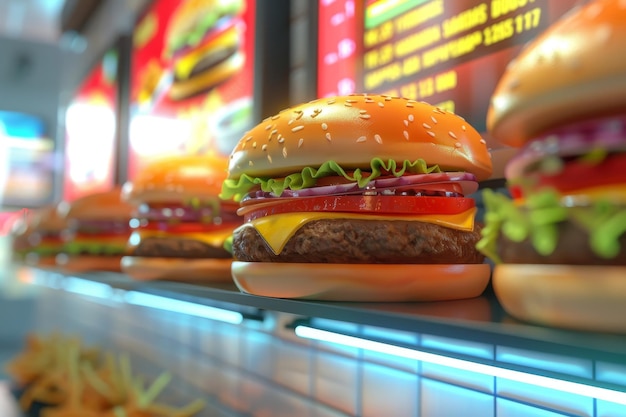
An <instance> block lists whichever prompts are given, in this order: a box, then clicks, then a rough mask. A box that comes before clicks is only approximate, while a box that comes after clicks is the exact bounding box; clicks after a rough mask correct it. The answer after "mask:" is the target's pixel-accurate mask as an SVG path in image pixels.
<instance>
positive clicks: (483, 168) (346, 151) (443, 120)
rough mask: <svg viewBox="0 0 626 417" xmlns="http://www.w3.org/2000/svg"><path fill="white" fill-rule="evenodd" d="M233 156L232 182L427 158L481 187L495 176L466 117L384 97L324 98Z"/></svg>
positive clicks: (262, 127) (263, 127)
mask: <svg viewBox="0 0 626 417" xmlns="http://www.w3.org/2000/svg"><path fill="white" fill-rule="evenodd" d="M230 158H231V159H230V163H229V168H228V169H229V175H228V178H231V179H237V178H239V177H240V176H241V175H242V174H247V175H250V176H253V177H257V176H258V177H280V176H282V175H287V174H290V173H293V172H296V171H299V170H301V169H302V168H304V167H317V166H320V165H321V164H323V163H324V162H326V161H328V160H333V161H335V162H337V163H338V164H339V165H340V166H342V167H343V168H346V169H355V168H364V169H368V168H369V167H370V161H371V160H372V159H373V158H381V159H384V160H388V159H391V160H396V161H404V160H406V159H412V160H415V159H423V160H425V161H426V163H428V164H429V165H435V164H436V165H439V167H440V168H441V169H442V170H448V171H450V170H453V171H466V172H469V173H472V174H474V175H475V176H476V178H477V179H478V180H479V181H482V180H486V179H487V178H489V177H490V176H491V173H492V164H491V158H490V156H489V152H488V150H487V146H486V143H485V141H484V140H483V139H482V138H481V136H480V135H479V134H478V132H476V130H474V128H472V126H470V125H469V124H468V123H467V122H465V121H464V120H463V119H462V118H461V117H459V116H456V115H454V114H452V113H449V112H446V111H444V110H441V109H439V108H437V107H433V106H431V105H429V104H426V103H423V102H416V101H413V100H407V99H403V98H396V97H389V96H381V95H351V96H342V97H333V98H330V99H329V98H323V99H319V100H315V101H311V102H309V103H306V104H302V105H299V106H296V107H293V108H290V109H287V110H284V111H282V112H280V113H279V114H277V115H275V116H272V117H270V118H267V119H265V120H264V121H263V122H261V123H260V124H259V125H257V126H256V127H255V128H253V129H252V130H250V131H249V132H248V133H247V134H245V135H244V137H243V138H242V139H241V140H240V141H239V143H238V144H237V146H236V147H235V149H234V150H233V153H232V154H231V157H230Z"/></svg>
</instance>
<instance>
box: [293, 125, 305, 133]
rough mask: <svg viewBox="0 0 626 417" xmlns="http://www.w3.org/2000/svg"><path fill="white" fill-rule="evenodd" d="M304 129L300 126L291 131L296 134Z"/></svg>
mask: <svg viewBox="0 0 626 417" xmlns="http://www.w3.org/2000/svg"><path fill="white" fill-rule="evenodd" d="M302 129H304V126H303V125H300V126H296V127H292V128H291V131H292V132H294V133H295V132H299V131H300V130H302Z"/></svg>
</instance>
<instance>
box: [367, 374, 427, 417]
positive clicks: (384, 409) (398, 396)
mask: <svg viewBox="0 0 626 417" xmlns="http://www.w3.org/2000/svg"><path fill="white" fill-rule="evenodd" d="M362 378H363V388H362V390H361V392H360V394H359V396H360V397H361V404H362V414H361V415H362V416H363V417H379V416H397V417H403V416H406V417H417V416H418V410H419V377H418V375H417V374H416V373H410V372H402V371H399V370H396V369H393V368H389V367H386V366H381V365H377V364H371V363H367V362H366V363H364V364H363V375H362Z"/></svg>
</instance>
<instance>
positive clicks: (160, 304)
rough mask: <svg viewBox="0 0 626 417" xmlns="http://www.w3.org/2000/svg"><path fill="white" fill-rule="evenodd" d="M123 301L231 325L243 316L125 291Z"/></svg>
mask: <svg viewBox="0 0 626 417" xmlns="http://www.w3.org/2000/svg"><path fill="white" fill-rule="evenodd" d="M124 301H126V302H127V303H129V304H134V305H139V306H143V307H151V308H156V309H159V310H165V311H173V312H175V313H182V314H188V315H190V316H196V317H204V318H208V319H212V320H218V321H223V322H226V323H231V324H240V323H241V322H242V321H243V315H242V314H241V313H238V312H236V311H231V310H225V309H222V308H217V307H211V306H206V305H203V304H197V303H191V302H189V301H182V300H175V299H172V298H167V297H161V296H158V295H153V294H147V293H142V292H137V291H127V292H126V294H124Z"/></svg>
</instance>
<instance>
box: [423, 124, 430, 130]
mask: <svg viewBox="0 0 626 417" xmlns="http://www.w3.org/2000/svg"><path fill="white" fill-rule="evenodd" d="M422 126H424V128H426V129H432V126H431V125H429V124H428V123H422Z"/></svg>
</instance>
